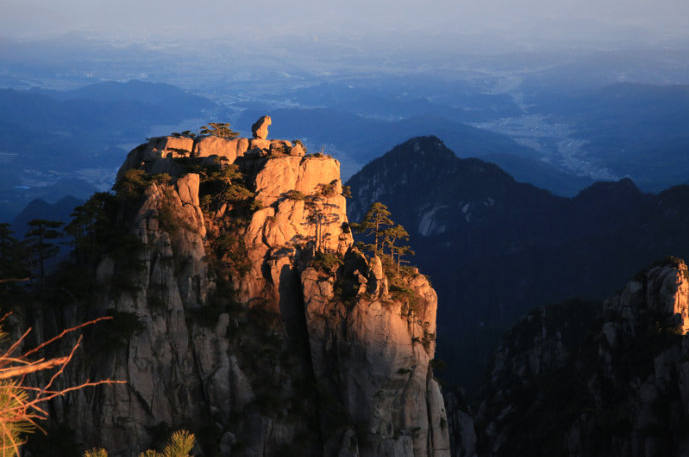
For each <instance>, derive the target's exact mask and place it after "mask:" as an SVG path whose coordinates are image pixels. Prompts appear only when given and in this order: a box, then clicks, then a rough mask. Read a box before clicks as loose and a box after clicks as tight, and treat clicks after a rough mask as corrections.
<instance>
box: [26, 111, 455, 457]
mask: <svg viewBox="0 0 689 457" xmlns="http://www.w3.org/2000/svg"><path fill="white" fill-rule="evenodd" d="M257 124H258V123H257ZM269 124H270V118H266V119H262V122H261V123H260V125H255V126H254V130H257V132H255V135H254V136H255V138H251V139H248V138H232V139H230V138H221V137H218V136H213V135H211V136H203V137H191V136H184V135H178V136H169V137H162V138H153V139H150V140H149V141H148V142H147V143H145V144H142V145H141V146H139V147H137V148H135V149H134V150H133V151H132V152H130V153H129V155H128V157H127V159H126V161H125V163H124V164H123V165H122V167H121V169H120V170H119V172H118V180H117V183H116V185H115V190H116V195H114V196H113V195H107V194H106V195H103V194H101V195H97V196H96V197H94V199H92V200H91V201H90V202H89V203H87V205H85V207H86V208H91V207H93V208H97V210H96V213H97V215H98V217H92V218H87V219H88V220H86V221H85V222H84V223H83V225H84V227H83V228H82V229H80V230H81V232H80V233H82V232H83V236H82V239H81V240H77V243H76V244H77V246H88V249H89V252H90V253H91V254H90V260H88V262H86V263H88V264H90V265H92V268H91V269H90V271H88V270H87V271H86V272H85V273H84V278H83V281H84V282H89V281H90V284H91V286H92V287H91V289H90V290H92V294H91V295H87V296H85V297H86V298H82V299H79V300H72V301H70V300H67V301H66V302H65V303H64V304H62V305H61V306H60V307H59V308H58V307H55V308H54V309H41V310H40V312H37V313H36V316H35V319H36V321H37V322H38V323H39V325H38V327H39V328H41V329H42V330H41V333H43V334H49V333H51V331H53V330H52V329H53V326H58V327H59V326H60V325H62V324H66V323H69V322H72V321H75V320H79V319H83V318H84V317H88V316H97V315H103V314H111V315H114V316H115V319H114V321H113V322H112V324H108V325H109V326H104V327H101V328H100V329H97V330H94V331H92V332H91V333H90V334H88V335H87V338H86V341H85V345H86V347H87V349H88V350H87V354H86V356H84V357H82V358H80V359H77V360H75V361H74V363H73V364H72V366H71V368H70V372H69V373H67V379H66V382H69V381H70V379H76V378H78V377H83V374H84V373H88V374H89V375H90V376H91V377H92V378H96V377H98V378H113V379H124V380H126V381H127V384H126V386H114V387H113V388H105V389H99V390H97V391H91V392H84V393H81V392H80V393H78V394H77V395H74V396H72V397H68V398H66V399H64V400H59V401H57V402H55V403H54V405H53V409H54V412H53V413H52V414H51V415H52V417H53V419H54V420H55V421H56V422H62V423H65V424H68V425H69V427H70V428H71V429H73V430H74V432H75V437H76V441H77V442H78V443H80V445H81V446H82V448H84V447H87V446H93V445H99V446H103V447H105V448H107V449H108V450H109V452H110V455H114V456H130V455H136V452H138V450H141V449H145V448H147V447H149V446H151V445H152V444H154V443H155V441H156V440H157V439H158V437H159V436H161V435H163V436H164V435H165V434H166V431H168V430H172V429H174V428H176V427H180V426H185V427H188V428H190V429H191V430H192V431H193V432H195V433H196V434H197V436H198V437H199V441H200V448H199V449H198V455H206V456H211V455H223V456H227V455H232V456H278V455H304V456H341V457H345V456H352V457H353V456H362V457H363V456H405V457H407V456H408V457H412V456H414V457H426V456H449V437H448V425H447V418H446V413H445V408H444V403H443V397H442V395H441V393H440V389H439V386H438V384H437V382H436V381H435V379H434V377H433V372H432V369H431V363H430V362H431V360H432V359H433V357H434V352H435V332H436V309H437V296H436V293H435V291H434V290H433V288H432V287H431V285H430V283H429V281H428V280H427V279H426V277H425V276H424V275H422V274H420V273H419V272H418V270H416V269H413V268H405V269H404V271H403V272H402V273H398V272H395V271H391V270H390V269H387V268H384V266H383V262H381V259H379V258H378V257H376V256H372V257H371V256H367V255H365V254H364V253H362V252H360V251H359V250H357V249H356V248H354V247H353V238H352V234H351V231H350V228H349V224H348V220H347V214H346V205H347V202H346V200H345V197H344V196H343V195H342V194H343V188H342V183H341V180H340V164H339V162H338V161H337V160H335V159H334V158H332V157H329V156H327V155H323V154H315V155H314V154H306V153H305V150H304V148H303V146H302V145H301V143H300V142H298V141H295V142H290V141H285V140H269V139H267V126H268V125H269ZM89 205H90V206H89ZM82 212H85V210H83V209H82ZM89 214H90V213H89ZM112 233H117V235H116V236H115V235H112ZM92 241H93V242H92ZM80 243H81V244H80ZM94 246H95V247H94ZM83 250H84V252H86V248H84V249H83ZM94 252H95V254H94ZM83 256H84V257H88V255H86V254H84V255H83ZM75 258H77V259H78V258H79V249H77V251H76V255H75ZM77 262H78V261H77ZM82 263H84V261H82ZM392 283H395V284H396V286H395V287H390V285H391V284H392ZM53 322H55V324H53ZM41 323H42V324H41Z"/></svg>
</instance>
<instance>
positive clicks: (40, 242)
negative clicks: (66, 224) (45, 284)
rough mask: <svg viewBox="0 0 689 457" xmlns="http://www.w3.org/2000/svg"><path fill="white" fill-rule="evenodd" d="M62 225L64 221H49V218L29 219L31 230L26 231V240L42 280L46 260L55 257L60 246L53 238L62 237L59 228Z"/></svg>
mask: <svg viewBox="0 0 689 457" xmlns="http://www.w3.org/2000/svg"><path fill="white" fill-rule="evenodd" d="M60 226H62V222H59V221H49V220H47V219H33V220H31V221H29V227H31V230H29V231H28V232H27V233H26V238H25V239H26V241H27V243H28V246H29V249H30V250H31V253H32V254H33V257H34V260H35V261H36V263H37V264H38V267H39V275H40V276H39V277H40V279H41V281H43V279H44V278H45V262H46V260H48V259H49V258H51V257H55V256H56V255H57V254H58V252H60V248H59V247H58V246H57V245H55V244H54V243H53V242H51V240H55V239H57V238H60V236H61V233H60V232H59V231H58V230H57V229H58V228H60Z"/></svg>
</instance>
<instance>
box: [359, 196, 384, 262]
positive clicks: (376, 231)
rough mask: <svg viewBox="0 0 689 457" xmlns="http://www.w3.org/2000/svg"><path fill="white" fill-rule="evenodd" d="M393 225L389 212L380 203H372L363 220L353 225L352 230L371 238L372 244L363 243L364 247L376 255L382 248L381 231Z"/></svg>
mask: <svg viewBox="0 0 689 457" xmlns="http://www.w3.org/2000/svg"><path fill="white" fill-rule="evenodd" d="M393 225H394V222H392V219H390V210H388V207H387V206H385V205H384V204H382V203H381V202H374V203H373V204H371V206H370V207H369V209H368V211H366V214H365V215H364V220H363V221H361V222H359V223H353V224H352V228H353V229H354V231H355V232H357V233H362V234H363V235H365V236H371V237H373V243H372V244H371V243H364V247H365V248H366V249H368V250H370V251H372V252H373V253H374V254H375V255H378V254H379V253H380V252H379V248H382V243H381V241H382V240H383V231H384V230H385V229H386V228H387V227H391V226H393Z"/></svg>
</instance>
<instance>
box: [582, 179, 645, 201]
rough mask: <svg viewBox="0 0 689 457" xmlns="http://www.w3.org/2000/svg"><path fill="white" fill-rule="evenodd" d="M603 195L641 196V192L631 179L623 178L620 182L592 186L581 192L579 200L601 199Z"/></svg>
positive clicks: (605, 182) (599, 183)
mask: <svg viewBox="0 0 689 457" xmlns="http://www.w3.org/2000/svg"><path fill="white" fill-rule="evenodd" d="M601 195H624V196H635V195H641V191H640V190H639V188H638V187H636V184H634V181H632V180H631V179H630V178H622V179H620V180H619V181H600V182H596V183H594V184H592V185H591V186H589V187H587V188H586V189H584V190H582V191H581V192H579V195H577V198H591V197H596V198H597V197H600V196H601Z"/></svg>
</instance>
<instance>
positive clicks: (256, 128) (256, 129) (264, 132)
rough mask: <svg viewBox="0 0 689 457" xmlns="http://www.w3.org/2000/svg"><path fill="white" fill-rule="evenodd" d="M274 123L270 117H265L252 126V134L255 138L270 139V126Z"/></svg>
mask: <svg viewBox="0 0 689 457" xmlns="http://www.w3.org/2000/svg"><path fill="white" fill-rule="evenodd" d="M271 123H272V120H271V119H270V116H263V117H261V118H260V119H259V120H257V121H256V122H254V124H253V125H252V126H251V134H252V135H253V136H254V138H259V139H262V140H265V139H266V138H268V126H270V124H271Z"/></svg>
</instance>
